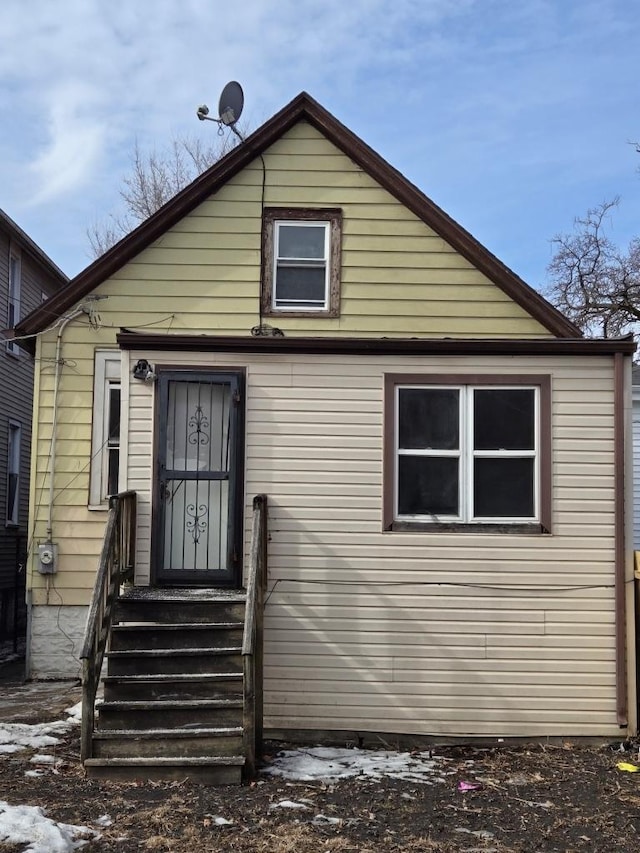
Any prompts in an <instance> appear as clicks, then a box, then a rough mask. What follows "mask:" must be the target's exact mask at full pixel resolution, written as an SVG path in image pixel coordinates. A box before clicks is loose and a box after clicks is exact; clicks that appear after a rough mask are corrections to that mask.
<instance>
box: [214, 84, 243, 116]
mask: <svg viewBox="0 0 640 853" xmlns="http://www.w3.org/2000/svg"><path fill="white" fill-rule="evenodd" d="M243 106H244V93H243V91H242V86H241V85H240V83H236V81H235V80H232V81H231V82H230V83H227V85H226V86H225V87H224V89H223V90H222V94H221V95H220V101H219V102H218V115H219V116H220V121H221V122H222V124H224V125H226V126H227V127H229V126H230V125H234V124H235V123H236V122H237V121H238V119H239V118H240V116H241V115H242V108H243Z"/></svg>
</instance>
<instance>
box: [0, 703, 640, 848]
mask: <svg viewBox="0 0 640 853" xmlns="http://www.w3.org/2000/svg"><path fill="white" fill-rule="evenodd" d="M35 716H36V715H35V714H34V713H30V714H29V715H28V717H25V719H24V721H28V722H34V721H35ZM14 719H15V718H14ZM44 719H51V717H50V716H46V717H45V718H44ZM625 747H626V748H625V751H624V752H621V751H620V744H600V745H598V746H590V747H587V746H583V745H578V744H573V743H569V742H567V743H564V744H558V745H553V746H551V745H542V744H538V745H535V746H528V747H523V748H509V747H505V746H501V747H499V748H484V749H480V748H477V747H475V748H474V747H464V748H463V747H455V748H444V747H443V748H439V749H437V750H435V754H436V755H441V756H444V757H446V758H447V759H448V761H447V762H446V766H447V775H446V778H445V781H434V783H433V784H430V785H427V784H417V783H415V782H406V781H398V780H393V779H384V780H382V781H372V780H367V779H364V778H361V779H352V780H347V781H340V782H335V783H321V782H315V783H309V782H301V783H297V782H296V783H288V782H284V781H283V780H282V779H279V778H273V777H270V776H264V775H263V776H261V777H260V778H259V779H258V780H257V781H255V782H253V783H251V784H249V785H246V786H242V787H221V788H207V787H200V786H196V785H191V784H190V783H187V782H182V783H162V784H157V783H156V784H152V783H145V784H121V783H104V782H90V781H88V780H87V779H86V778H85V777H84V773H83V771H82V768H81V765H80V761H79V743H78V731H77V729H75V730H74V731H73V732H72V733H71V735H70V736H69V737H68V738H67V739H66V740H65V741H64V742H62V743H61V744H59V745H58V746H57V747H56V748H55V755H56V757H57V758H59V759H62V763H61V764H60V765H58V766H57V767H56V768H55V770H53V769H52V768H51V767H48V768H47V767H44V768H42V770H43V775H42V776H39V777H37V778H33V777H27V776H25V771H26V770H27V769H33V767H34V765H33V764H32V763H30V758H31V757H32V755H33V753H34V750H25V751H23V752H20V753H14V754H11V755H4V756H2V755H0V800H6V801H8V802H9V803H10V804H12V805H18V804H26V805H37V806H41V807H43V808H44V809H45V810H46V813H47V816H48V817H50V818H52V819H54V820H56V821H61V822H64V823H70V824H83V825H89V826H93V827H94V828H96V829H98V830H99V831H100V833H101V837H100V838H99V839H95V840H91V841H89V843H88V844H87V845H86V846H85V847H83V848H82V849H83V850H84V851H87V853H93V851H101V853H112V851H113V853H115V851H118V853H123V851H124V853H128V851H157V852H158V853H194V851H197V852H198V853H208V851H212V853H217V851H230V853H231V852H232V851H237V853H248V851H261V853H266V851H269V853H378V851H385V853H387V851H388V853H400V851H402V853H405V852H406V853H422V851H426V853H453V852H454V851H456V853H463V852H464V853H487V851H493V853H525V851H526V853H531V851H548V853H551V851H559V853H570V851H571V853H573V851H589V853H593V851H602V853H614V852H615V853H632V851H633V853H637V851H638V849H639V846H640V773H629V772H624V771H621V770H620V769H618V768H617V766H616V765H617V764H618V762H621V761H625V762H631V763H635V764H637V763H638V761H637V759H638V743H637V742H636V743H627V744H625ZM280 748H281V745H280V744H274V743H268V744H267V750H268V754H267V761H268V759H269V756H272V755H274V754H275V753H276V752H277V750H279V749H280ZM47 752H54V750H53V749H52V748H49V749H48V750H47ZM460 782H465V783H468V784H472V785H477V786H478V787H477V788H475V789H473V790H468V791H461V790H460V784H459V783H460ZM283 800H293V801H297V802H299V801H300V800H304V801H306V803H307V804H308V807H307V809H305V810H296V809H291V808H281V807H275V806H276V804H278V803H281V802H282V801H283ZM103 815H109V816H110V818H111V820H112V823H111V825H109V826H97V825H96V823H95V821H96V820H97V819H98V818H100V817H101V816H103ZM216 818H218V819H220V818H224V819H225V820H227V821H231V822H230V823H224V824H222V822H221V821H219V820H218V821H216ZM24 849H25V845H6V844H5V845H3V844H2V843H0V850H1V851H2V853H22V851H24Z"/></svg>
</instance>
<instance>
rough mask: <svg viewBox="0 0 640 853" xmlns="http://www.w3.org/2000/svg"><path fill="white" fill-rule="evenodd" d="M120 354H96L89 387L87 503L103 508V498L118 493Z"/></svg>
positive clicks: (104, 499) (105, 498) (105, 501)
mask: <svg viewBox="0 0 640 853" xmlns="http://www.w3.org/2000/svg"><path fill="white" fill-rule="evenodd" d="M120 409H121V385H120V354H119V353H117V352H110V351H98V352H96V358H95V374H94V388H93V427H92V446H91V479H90V486H89V504H90V506H93V507H96V508H103V507H105V506H106V505H107V497H108V496H109V495H115V494H117V493H118V491H119V489H118V472H119V468H120Z"/></svg>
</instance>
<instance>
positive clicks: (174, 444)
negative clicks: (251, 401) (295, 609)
mask: <svg viewBox="0 0 640 853" xmlns="http://www.w3.org/2000/svg"><path fill="white" fill-rule="evenodd" d="M243 378H244V377H243V375H242V374H241V373H217V372H195V371H194V372H191V371H169V370H166V371H162V370H160V371H159V373H158V397H157V400H158V409H157V420H156V423H157V424H158V428H157V436H156V442H157V444H156V446H157V461H156V476H155V502H154V503H155V513H154V515H155V518H154V536H153V545H152V559H153V564H154V569H155V572H154V579H155V582H156V583H157V584H160V585H170V586H231V587H233V586H239V585H240V583H241V579H242V566H241V553H242V479H243V478H242V456H243V453H242V445H243V442H242V430H243V417H242V413H243V407H244V400H243V390H244V389H243Z"/></svg>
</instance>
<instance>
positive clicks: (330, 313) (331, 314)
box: [262, 308, 340, 320]
mask: <svg viewBox="0 0 640 853" xmlns="http://www.w3.org/2000/svg"><path fill="white" fill-rule="evenodd" d="M262 316H263V317H294V318H295V317H316V318H318V317H320V318H322V319H328V320H332V319H336V317H339V316H340V312H339V311H335V310H332V309H331V308H314V309H309V310H307V311H297V310H293V311H290V310H289V309H287V308H269V309H265V308H263V309H262Z"/></svg>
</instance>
